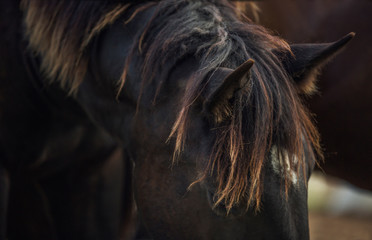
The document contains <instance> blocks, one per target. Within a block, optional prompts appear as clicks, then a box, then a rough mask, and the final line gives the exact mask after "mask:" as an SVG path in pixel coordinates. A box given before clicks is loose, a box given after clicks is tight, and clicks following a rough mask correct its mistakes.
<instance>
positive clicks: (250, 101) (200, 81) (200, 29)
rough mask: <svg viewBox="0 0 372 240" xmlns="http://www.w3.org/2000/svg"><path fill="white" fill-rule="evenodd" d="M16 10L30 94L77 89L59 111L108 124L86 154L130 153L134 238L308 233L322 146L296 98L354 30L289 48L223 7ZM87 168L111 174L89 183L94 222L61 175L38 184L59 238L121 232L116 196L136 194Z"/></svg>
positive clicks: (108, 5) (43, 6)
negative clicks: (310, 195)
mask: <svg viewBox="0 0 372 240" xmlns="http://www.w3.org/2000/svg"><path fill="white" fill-rule="evenodd" d="M21 7H22V10H23V14H24V23H25V37H26V39H27V40H28V42H29V49H30V50H32V52H33V54H34V55H30V57H31V61H30V62H31V63H34V64H27V66H28V67H31V69H33V71H36V73H40V71H41V72H42V73H43V74H44V75H43V74H34V76H35V75H36V76H37V77H36V78H37V79H38V80H36V81H35V79H34V80H32V79H31V80H30V81H33V82H37V83H41V86H42V90H43V91H34V90H35V88H36V90H38V89H39V88H38V85H36V86H30V88H31V89H34V90H29V91H30V92H32V94H36V96H37V97H40V98H41V100H40V101H43V100H42V99H47V100H48V99H50V98H49V97H51V96H52V97H53V96H55V94H57V93H58V92H60V91H61V90H63V91H65V93H66V94H67V93H69V94H70V97H69V98H68V101H71V102H69V103H70V104H71V105H70V104H66V102H65V101H66V99H63V98H52V100H53V101H54V103H53V105H52V106H51V108H52V109H53V106H56V105H54V104H62V106H65V107H66V108H67V109H70V108H73V111H71V112H69V113H71V114H73V116H76V115H78V116H80V115H79V114H81V116H80V118H79V119H80V120H79V121H80V122H81V121H82V120H81V119H86V120H87V121H88V123H86V124H89V126H91V127H92V129H93V128H97V129H98V130H101V128H103V129H104V130H105V132H102V133H101V134H102V135H103V136H101V137H100V138H98V140H97V141H92V140H94V138H89V137H88V138H87V140H86V144H84V146H95V145H93V143H100V144H99V146H100V145H101V144H103V143H106V144H108V143H110V144H108V145H109V146H111V144H113V145H112V149H116V146H117V145H116V144H120V145H121V146H122V149H123V151H124V152H125V155H123V154H118V155H120V156H121V158H117V157H115V158H114V159H123V160H124V163H125V164H123V165H125V166H126V168H125V167H124V168H125V169H128V166H127V164H126V163H127V162H131V163H133V165H134V171H133V172H131V171H128V170H124V171H125V172H126V173H127V174H132V175H131V177H129V178H128V177H126V178H125V180H126V182H125V183H124V184H123V185H124V186H127V185H128V184H127V182H131V181H133V193H134V199H135V203H136V206H137V212H138V216H139V219H140V221H141V224H140V226H141V228H140V229H139V234H138V235H137V238H140V237H148V238H153V239H247V238H248V239H249V238H251V239H308V238H309V234H308V217H307V188H306V186H307V180H308V177H309V176H310V173H311V171H312V168H313V166H314V163H315V161H316V158H317V157H320V156H321V150H320V147H319V142H318V141H319V136H318V133H317V131H316V128H315V127H314V125H313V124H312V121H311V118H310V116H309V113H308V111H307V110H306V108H305V107H304V106H303V104H302V102H301V95H306V94H310V93H311V91H312V89H314V81H315V77H316V72H317V71H318V69H319V67H320V66H321V65H323V64H324V63H325V62H327V60H328V59H329V58H331V57H332V56H333V55H334V54H335V53H337V52H338V51H339V50H340V49H342V48H343V47H344V46H345V44H346V43H347V42H348V41H349V40H350V39H351V38H352V37H353V34H349V35H347V36H346V37H344V38H342V39H341V40H339V41H337V42H334V43H330V44H302V45H291V46H290V45H288V44H287V43H286V42H285V41H284V40H282V39H280V38H278V37H276V36H273V35H271V34H270V33H269V32H268V31H267V30H265V29H264V28H263V27H261V26H258V25H256V24H253V23H251V22H249V21H248V20H247V19H244V17H242V16H241V15H240V14H238V13H237V10H236V8H235V7H234V6H233V5H232V4H231V3H229V2H227V1H218V2H216V1H207V0H199V1H171V0H169V1H161V2H141V3H140V4H122V3H120V2H77V1H58V3H57V2H54V1H50V2H46V1H42V0H39V1H37V0H33V1H28V0H24V1H22V5H21ZM39 61H40V62H39ZM26 63H27V62H26ZM39 67H40V69H39ZM44 76H45V77H44ZM56 84H59V86H60V87H57V85H56ZM45 89H46V90H45ZM26 90H27V89H26ZM39 90H40V89H39ZM45 95H46V96H45ZM10 99H11V97H10V96H8V100H9V101H10ZM44 101H45V100H44ZM47 102H48V101H47ZM75 104H76V106H75ZM72 106H74V107H72ZM62 113H63V112H62ZM61 115H62V116H60V117H59V118H58V119H59V120H60V121H62V120H63V119H64V117H66V116H64V114H61ZM82 116H84V117H82ZM51 119H55V118H51ZM73 122H74V121H72V123H73ZM58 126H59V125H58V124H57V125H56V129H57V130H58V129H59V128H58ZM4 127H5V126H4ZM71 129H73V127H71ZM98 130H97V131H98ZM63 132H64V133H65V132H66V131H63ZM99 132H100V131H99ZM51 133H58V131H54V132H51ZM83 133H85V131H83ZM106 134H108V135H106ZM67 136H69V135H67ZM81 136H82V138H84V139H85V137H84V136H89V135H85V134H82V135H81ZM104 136H105V137H106V138H105V137H104ZM51 137H52V139H54V138H53V137H54V136H51ZM71 137H72V138H75V135H74V134H72V135H71ZM64 139H65V138H64ZM66 141H68V140H66ZM74 146H75V145H74ZM71 149H72V150H74V149H75V148H71ZM79 149H81V152H83V153H87V152H89V151H88V150H87V149H86V148H79ZM88 149H89V147H88ZM93 149H96V148H92V150H93ZM109 149H110V148H109ZM3 151H6V149H5V150H3ZM108 153H111V151H108ZM124 156H125V157H124ZM96 157H99V156H98V155H97V156H96ZM101 159H102V160H101V161H99V162H101V163H102V162H103V163H109V162H110V161H109V160H106V159H112V158H110V157H109V158H107V155H102V158H101ZM19 161H21V160H19ZM43 162H45V164H46V163H47V162H48V159H43ZM58 162H62V163H65V164H66V165H67V166H69V168H71V169H74V170H72V171H73V172H74V173H76V174H75V175H74V178H72V179H78V180H79V181H83V182H86V181H87V182H89V180H92V179H91V178H89V176H94V175H88V177H87V175H86V174H81V175H79V174H78V173H79V172H80V171H83V170H87V171H88V173H89V172H90V171H89V169H90V165H89V158H88V159H86V161H84V164H83V165H81V166H80V168H76V166H75V165H74V164H73V163H71V162H69V161H67V160H66V162H64V161H63V160H62V159H61V160H60V161H58ZM115 162H116V161H115ZM24 164H26V163H24ZM117 164H119V163H117ZM41 165H42V164H41ZM92 165H94V168H93V169H107V170H106V171H103V173H104V175H103V176H104V177H103V178H98V179H99V180H100V181H98V182H96V183H97V184H98V185H91V186H92V187H99V188H97V191H94V195H93V196H95V197H96V198H95V199H97V200H96V201H93V202H89V201H88V200H89V199H87V203H89V204H90V205H92V206H96V205H97V204H98V206H99V208H97V211H94V212H93V215H90V214H92V213H91V212H90V210H89V208H81V209H80V212H78V213H76V212H74V210H76V208H75V207H74V205H75V203H77V202H79V198H76V197H75V196H76V191H64V192H63V194H64V195H65V196H67V197H65V198H63V199H64V202H61V200H60V199H59V198H58V196H60V195H61V194H58V190H56V189H55V188H53V187H61V186H62V187H64V188H65V189H69V188H70V186H71V185H73V184H74V183H73V182H63V181H62V182H61V181H58V179H60V177H61V174H58V173H59V171H58V169H57V172H53V171H52V172H51V173H50V174H52V176H53V179H54V181H48V182H46V183H44V184H43V185H41V186H40V184H38V182H37V181H36V183H35V186H38V188H37V189H35V190H32V189H31V190H32V191H37V192H38V193H43V194H41V196H44V197H43V202H42V204H40V206H38V207H39V209H43V210H44V211H45V212H46V214H45V215H46V218H47V219H48V220H49V221H46V222H47V223H48V224H50V225H51V227H50V228H49V229H50V230H51V231H52V233H53V234H51V235H50V236H52V237H51V238H64V237H66V236H68V237H70V238H69V239H75V238H76V239H78V238H79V239H118V238H119V231H118V226H119V224H120V222H121V219H120V217H122V216H124V213H123V212H124V210H126V211H131V209H130V208H129V207H128V205H124V204H123V205H120V204H119V203H118V202H117V199H119V200H120V199H121V197H118V196H119V195H120V192H121V191H122V194H127V195H129V196H131V194H132V192H131V190H132V189H131V188H124V187H123V186H122V185H121V184H119V185H117V181H119V182H120V181H123V180H124V177H123V175H124V174H123V173H122V172H120V171H119V172H118V171H115V169H118V167H116V165H115V164H113V165H109V166H111V167H106V168H104V167H102V165H100V164H94V161H92ZM36 166H38V165H36ZM117 166H122V165H120V164H119V165H117ZM122 167H123V166H122ZM85 168H86V169H85ZM112 171H114V172H115V173H116V174H115V176H116V177H114V178H110V173H112ZM8 172H9V174H10V175H12V174H14V173H13V172H12V170H11V169H8ZM98 172H99V171H98ZM127 176H128V175H127ZM20 185H22V183H20ZM120 188H124V190H121V189H120ZM61 189H63V188H61ZM79 189H82V188H79ZM86 192H87V193H90V191H89V189H86ZM82 193H83V194H84V193H85V191H83V190H82ZM87 196H91V195H89V194H88V195H87ZM85 199H86V198H85ZM128 202H129V201H128ZM112 204H114V205H112ZM61 205H63V206H65V207H64V208H63V211H57V210H56V209H58V206H61ZM46 206H52V208H51V209H52V210H53V209H54V211H51V210H49V209H48V208H46ZM123 208H124V210H123ZM108 209H109V210H108ZM36 210H37V209H36ZM77 210H79V209H77ZM106 210H107V211H108V214H105V211H106ZM115 210H116V211H117V213H118V214H116V215H115ZM120 211H123V212H120ZM10 214H12V212H10ZM66 216H67V217H66ZM81 216H85V218H82V217H81ZM89 216H91V217H92V218H90V217H89ZM61 219H62V220H61ZM68 219H70V220H71V221H73V222H74V223H76V222H79V221H81V220H84V221H86V222H84V224H85V226H87V228H84V229H79V230H80V231H78V229H76V228H74V226H75V225H72V224H69V222H68V221H66V220H68ZM103 223H104V224H103ZM12 225H13V226H14V224H12ZM23 225H24V226H26V225H27V224H26V223H23ZM38 226H43V222H40V223H39V225H38ZM66 226H67V228H66ZM90 229H91V230H94V231H93V232H89V230H90ZM27 234H29V235H31V236H33V234H34V233H33V232H32V230H30V229H28V231H27ZM140 234H144V235H140ZM145 235H147V236H145ZM14 236H17V235H14ZM15 238H16V237H15Z"/></svg>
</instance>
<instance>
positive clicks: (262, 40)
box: [21, 0, 321, 210]
mask: <svg viewBox="0 0 372 240" xmlns="http://www.w3.org/2000/svg"><path fill="white" fill-rule="evenodd" d="M129 6H130V5H128V4H121V3H117V2H114V3H111V1H69V0H66V1H63V0H61V1H44V0H23V1H22V5H21V7H22V9H23V10H24V12H25V25H26V36H27V37H28V40H29V42H30V46H31V49H33V50H34V51H36V53H37V54H39V55H41V56H42V59H41V60H42V64H41V67H42V69H43V70H44V72H45V73H46V74H47V76H48V78H49V79H50V81H53V80H55V81H59V82H60V83H61V86H62V87H65V88H67V89H69V91H70V93H74V92H76V91H77V89H78V87H79V85H80V83H81V82H82V81H83V78H84V75H85V72H86V70H87V66H88V57H87V56H88V51H87V46H88V45H89V43H90V41H91V40H92V38H93V37H94V36H96V35H97V34H99V33H100V32H101V31H102V30H103V29H104V28H105V27H106V26H108V25H110V24H112V23H113V22H114V21H115V20H117V19H118V18H119V17H120V16H121V15H122V14H123V13H124V12H125V11H126V9H128V8H129ZM147 6H150V5H147ZM155 8H156V10H155V12H154V15H153V16H152V18H151V20H150V21H149V22H148V23H147V26H146V28H145V30H144V32H143V33H142V34H141V35H139V36H137V39H136V41H135V44H134V45H133V46H132V50H131V52H132V53H131V54H130V55H129V56H128V58H127V62H126V63H125V67H124V69H123V74H122V77H121V79H120V82H119V85H120V89H119V91H120V90H121V88H122V87H123V86H124V82H125V79H126V73H127V72H128V68H129V63H130V60H131V57H130V56H131V55H133V54H142V55H143V57H144V62H143V65H142V69H141V72H142V79H144V80H143V85H142V86H145V85H146V82H145V81H148V82H149V81H152V79H154V77H155V76H157V75H159V74H160V72H161V71H162V69H163V66H164V64H165V63H167V62H168V61H172V62H177V60H181V59H183V58H185V57H187V56H194V57H195V58H197V59H198V60H199V61H200V70H199V72H198V73H197V74H194V75H193V76H192V77H190V79H189V80H188V83H187V86H188V87H187V88H186V89H185V93H184V97H183V99H182V102H181V110H180V112H179V114H178V117H177V119H176V121H175V124H174V126H173V129H172V132H171V133H170V137H175V139H176V145H175V155H176V156H177V155H178V154H181V153H182V151H183V149H184V146H185V143H186V142H187V132H188V124H189V122H190V109H191V107H192V106H193V103H194V102H196V100H197V99H199V98H200V96H201V95H202V92H203V90H204V88H205V86H206V82H205V81H204V80H203V78H200V77H197V76H199V75H198V74H199V73H200V74H204V73H208V72H211V71H213V70H214V69H216V68H218V67H227V68H232V69H234V68H236V67H238V66H239V65H240V64H241V63H243V62H244V61H246V60H247V59H250V58H252V59H254V60H255V65H254V66H253V68H252V70H251V80H250V81H251V84H250V86H249V87H247V88H246V89H243V91H241V92H242V97H241V98H237V99H235V100H234V103H233V104H232V106H231V109H230V113H231V114H230V117H229V118H228V119H227V120H225V121H224V122H222V123H219V124H218V125H217V126H213V127H211V130H210V131H211V134H213V135H214V136H215V145H214V147H213V150H212V152H211V154H210V158H209V159H208V164H207V166H206V168H205V171H204V173H203V175H202V176H200V178H199V179H197V180H196V182H198V181H201V180H203V179H204V178H205V177H207V176H210V175H211V174H213V176H215V182H216V184H217V192H216V196H215V197H216V199H217V201H216V204H218V203H221V202H223V203H224V204H225V205H226V207H227V209H228V210H230V209H231V208H232V207H233V206H234V205H236V204H238V203H240V202H241V201H242V200H245V201H246V202H247V206H252V205H253V206H255V208H256V209H259V207H260V202H261V197H262V193H263V177H264V176H263V169H264V167H265V165H266V161H265V158H266V157H267V154H268V153H269V152H270V151H271V149H272V148H273V147H276V149H277V154H278V159H279V160H280V162H281V166H283V168H282V169H280V170H281V173H282V175H283V176H284V186H285V189H286V193H287V192H288V190H289V189H290V178H291V176H292V171H296V172H297V174H299V171H300V169H303V171H305V169H306V162H305V158H304V157H305V155H309V154H310V155H312V156H314V157H315V156H321V148H320V146H319V135H318V132H317V130H316V128H315V126H314V125H313V124H312V121H311V118H310V115H309V113H308V112H307V110H306V108H305V107H304V106H303V104H302V103H301V101H300V99H299V97H298V96H297V91H296V90H295V88H294V85H293V82H292V81H291V79H290V77H289V76H288V75H287V73H286V72H285V70H284V68H283V66H282V64H281V61H280V59H278V57H277V56H276V55H275V54H274V53H273V51H272V50H274V49H275V50H276V51H290V47H289V45H288V44H287V43H286V42H285V41H283V40H282V39H280V38H279V37H276V36H274V35H272V34H271V33H270V32H268V31H267V30H266V29H265V28H263V27H261V26H258V25H256V24H253V23H251V22H249V21H248V20H247V19H245V18H244V17H241V16H242V15H241V16H240V15H239V14H238V13H237V12H236V7H234V6H233V5H232V4H231V3H229V2H228V1H226V0H219V1H217V0H199V1H188V0H164V1H160V2H158V3H157V5H156V7H155ZM144 9H145V8H142V10H144ZM133 14H136V13H133ZM129 19H131V18H129ZM242 19H245V20H242ZM159 59H162V61H159ZM212 80H213V79H212ZM162 84H163V81H159V83H158V90H157V92H158V91H160V89H161V86H162ZM303 139H307V140H308V141H306V142H305V144H304V142H303ZM305 151H306V154H305ZM286 156H288V158H287V157H286ZM286 159H288V161H286ZM304 175H305V174H304Z"/></svg>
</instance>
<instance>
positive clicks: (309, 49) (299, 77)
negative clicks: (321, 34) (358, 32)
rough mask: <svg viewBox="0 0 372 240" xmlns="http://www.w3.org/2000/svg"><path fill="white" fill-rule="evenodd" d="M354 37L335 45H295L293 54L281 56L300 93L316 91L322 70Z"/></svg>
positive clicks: (351, 34) (344, 38)
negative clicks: (318, 77)
mask: <svg viewBox="0 0 372 240" xmlns="http://www.w3.org/2000/svg"><path fill="white" fill-rule="evenodd" d="M354 36H355V33H349V34H348V35H346V36H344V37H343V38H341V39H340V40H338V41H336V42H333V43H323V44H293V45H291V50H292V54H291V53H286V54H284V56H279V57H280V58H281V59H282V60H283V65H284V67H285V68H286V70H287V71H288V73H289V75H290V76H292V78H293V80H294V81H295V83H296V84H297V87H298V89H299V92H300V93H304V94H311V93H312V92H314V91H315V89H316V88H315V82H316V77H317V75H318V73H319V70H320V68H321V67H322V66H323V65H325V64H326V63H327V62H329V61H330V60H331V59H332V58H333V57H334V56H335V55H336V54H337V53H339V52H340V51H341V50H342V49H343V48H344V47H345V46H346V44H347V43H348V42H349V41H350V40H351V39H353V38H354ZM282 54H283V53H282ZM279 55H280V53H279Z"/></svg>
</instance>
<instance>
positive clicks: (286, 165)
mask: <svg viewBox="0 0 372 240" xmlns="http://www.w3.org/2000/svg"><path fill="white" fill-rule="evenodd" d="M282 158H284V159H282ZM294 158H295V159H294V164H295V165H297V164H298V159H297V157H296V156H295V157H294ZM269 161H270V163H271V166H272V169H273V170H274V173H275V174H276V175H278V176H279V177H280V178H284V177H285V175H284V174H283V170H284V171H286V172H288V173H289V180H290V181H291V183H292V185H297V184H298V173H297V171H296V170H295V169H291V168H290V159H289V154H288V152H287V151H286V150H283V154H278V147H277V146H273V147H272V148H271V150H270V160H269Z"/></svg>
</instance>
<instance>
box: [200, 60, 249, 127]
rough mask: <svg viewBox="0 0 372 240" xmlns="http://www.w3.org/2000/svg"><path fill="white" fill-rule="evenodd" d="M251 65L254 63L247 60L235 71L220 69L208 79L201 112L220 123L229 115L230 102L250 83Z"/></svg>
mask: <svg viewBox="0 0 372 240" xmlns="http://www.w3.org/2000/svg"><path fill="white" fill-rule="evenodd" d="M253 64H254V61H253V60H252V59H249V60H247V61H245V62H244V63H243V64H241V65H240V66H239V67H238V68H236V69H235V70H233V69H230V68H222V67H220V68H217V69H215V71H214V72H213V73H212V74H211V75H210V76H209V77H208V78H209V79H208V84H207V89H206V91H205V94H204V95H205V100H204V103H203V111H204V112H205V113H207V114H209V115H213V117H214V119H215V121H216V122H221V121H222V120H224V119H225V118H226V117H228V116H229V115H230V114H231V108H232V106H231V100H232V99H234V98H235V97H236V95H237V94H238V91H239V90H240V89H242V88H244V87H245V86H246V85H247V83H248V81H250V75H249V73H250V70H251V68H252V66H253Z"/></svg>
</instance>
